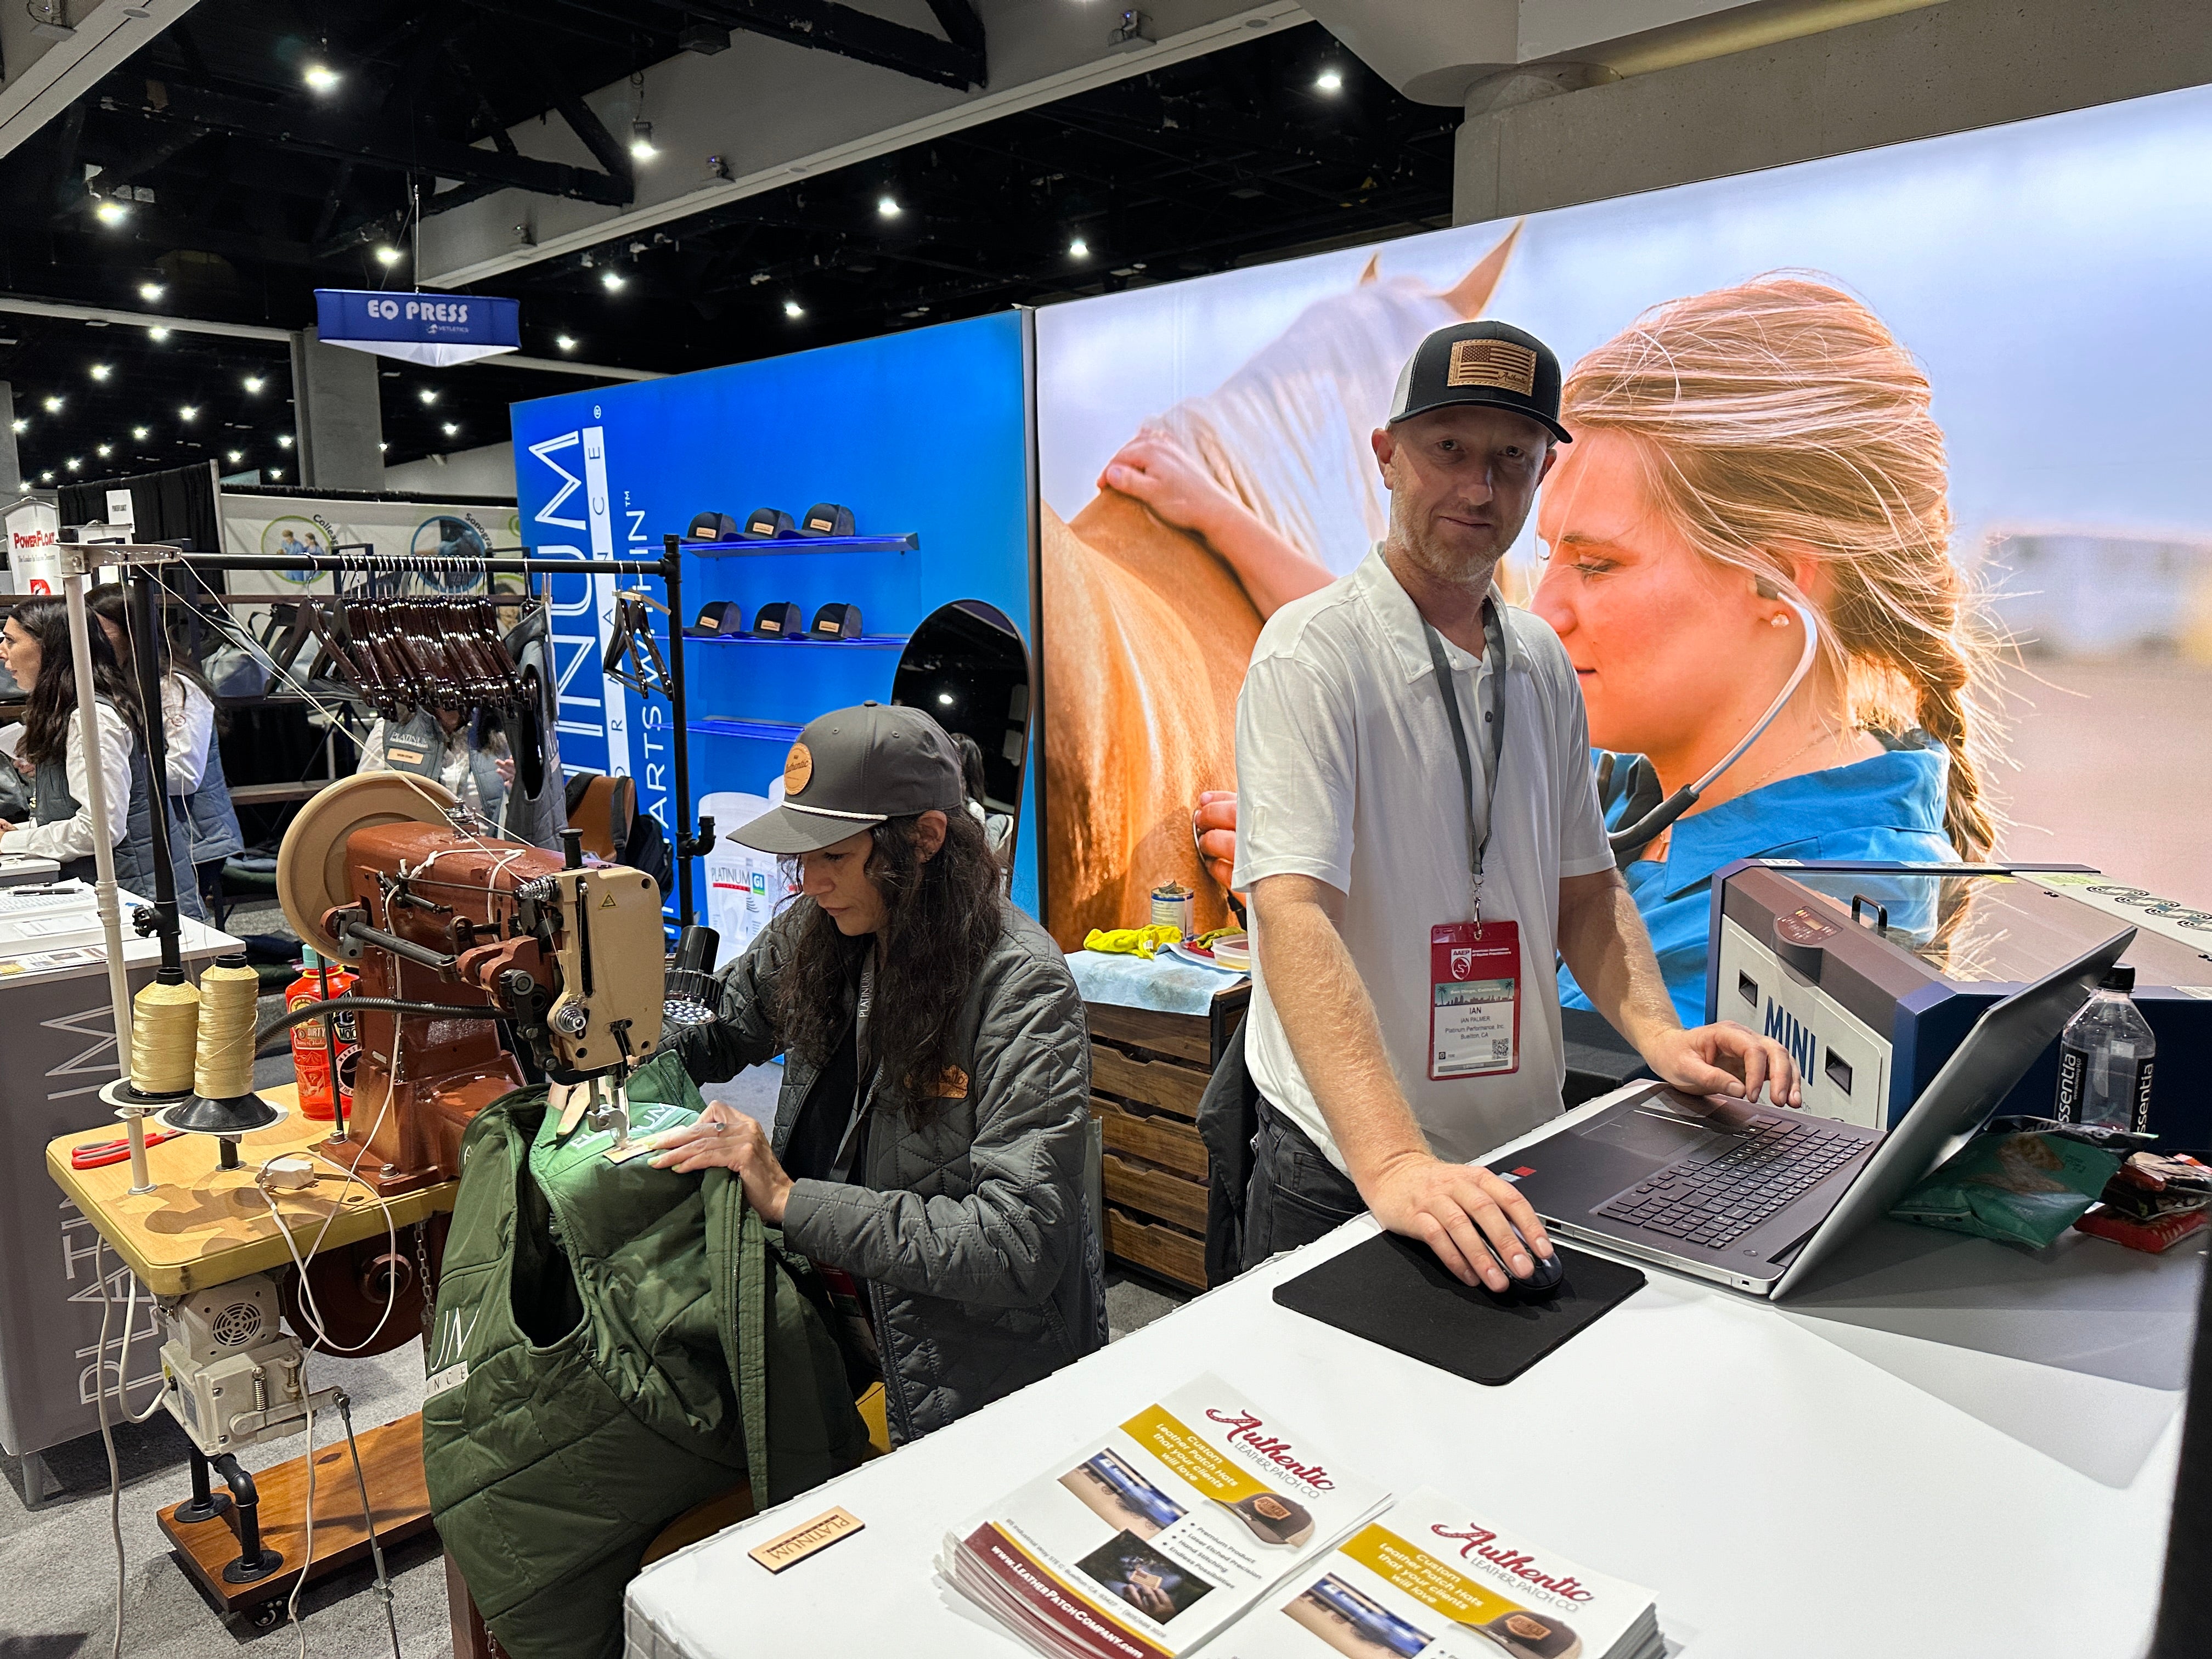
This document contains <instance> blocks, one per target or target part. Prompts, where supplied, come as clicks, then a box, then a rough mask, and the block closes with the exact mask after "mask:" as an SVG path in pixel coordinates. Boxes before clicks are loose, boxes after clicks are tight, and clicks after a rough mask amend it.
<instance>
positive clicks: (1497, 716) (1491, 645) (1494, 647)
mask: <svg viewBox="0 0 2212 1659" xmlns="http://www.w3.org/2000/svg"><path fill="white" fill-rule="evenodd" d="M1421 632H1422V634H1423V635H1425V637H1426V638H1427V640H1428V642H1429V661H1430V662H1431V663H1432V664H1433V665H1435V667H1436V681H1437V695H1438V696H1441V697H1442V698H1443V700H1444V716H1445V718H1446V719H1448V720H1450V722H1451V735H1452V751H1453V753H1455V754H1456V755H1457V756H1458V757H1459V781H1460V787H1461V791H1462V799H1463V800H1464V801H1465V803H1466V806H1467V873H1468V884H1469V887H1470V890H1471V891H1472V894H1473V898H1474V926H1475V931H1476V932H1477V933H1480V931H1481V929H1482V857H1483V854H1485V853H1486V852H1487V851H1488V850H1489V848H1490V828H1491V819H1492V816H1493V814H1494V809H1495V808H1496V806H1497V805H1498V772H1499V770H1500V769H1501V763H1502V762H1503V760H1504V754H1505V627H1504V623H1503V622H1502V621H1501V620H1500V619H1499V617H1498V604H1497V601H1496V600H1495V599H1492V597H1491V596H1490V595H1488V594H1485V595H1484V596H1483V599H1482V647H1483V650H1482V660H1483V665H1484V666H1485V667H1486V669H1487V670H1488V671H1489V676H1490V707H1489V708H1487V709H1486V710H1485V711H1484V713H1483V716H1482V721H1483V726H1484V728H1485V730H1486V732H1487V734H1488V739H1489V740H1488V742H1487V743H1486V744H1485V745H1484V747H1485V748H1486V750H1488V751H1489V752H1488V754H1487V756H1486V759H1487V760H1488V762H1489V768H1488V770H1487V772H1486V775H1485V777H1484V783H1485V786H1486V793H1485V797H1484V799H1483V804H1482V819H1481V822H1480V824H1479V825H1478V824H1477V823H1476V821H1475V816H1474V756H1473V755H1471V754H1470V753H1468V746H1467V726H1466V725H1465V723H1464V722H1462V720H1461V719H1460V713H1459V696H1458V693H1457V692H1456V691H1455V690H1453V687H1452V673H1451V664H1450V663H1449V662H1448V661H1446V660H1445V658H1444V646H1443V640H1441V639H1440V638H1438V637H1437V630H1436V629H1435V628H1434V626H1432V625H1431V623H1430V621H1429V619H1428V618H1427V617H1422V618H1421ZM1479 701H1480V700H1479V699H1478V702H1479Z"/></svg>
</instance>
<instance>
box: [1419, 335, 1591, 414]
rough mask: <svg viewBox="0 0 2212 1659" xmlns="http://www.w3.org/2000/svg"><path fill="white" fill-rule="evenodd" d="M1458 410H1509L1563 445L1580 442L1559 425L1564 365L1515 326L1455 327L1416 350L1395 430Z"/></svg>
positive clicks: (1536, 340) (1424, 341)
mask: <svg viewBox="0 0 2212 1659" xmlns="http://www.w3.org/2000/svg"><path fill="white" fill-rule="evenodd" d="M1452 404H1478V405H1480V406H1481V407H1484V408H1487V409H1509V410H1512V411H1513V412H1514V413H1515V414H1516V415H1526V416H1528V418H1529V419H1530V420H1532V421H1534V422H1538V423H1539V424H1541V426H1543V427H1544V428H1547V430H1548V431H1549V432H1550V433H1551V435H1553V437H1554V438H1557V439H1558V440H1559V441H1560V442H1561V443H1563V444H1571V443H1572V442H1573V441H1575V439H1574V434H1572V433H1571V432H1569V431H1568V430H1567V429H1566V428H1565V427H1563V426H1561V425H1560V424H1559V359H1558V358H1557V357H1555V356H1553V355H1552V349H1551V347H1549V346H1547V345H1546V344H1545V343H1543V342H1542V341H1541V340H1540V339H1538V338H1537V337H1535V336H1534V335H1533V334H1531V333H1529V332H1528V331H1527V330H1526V329H1519V328H1516V327H1514V326H1513V325H1512V324H1510V323H1498V322H1476V323H1453V324H1451V325H1449V327H1445V328H1440V329H1438V330H1437V331H1436V332H1435V333H1433V334H1431V335H1430V336H1429V337H1428V338H1426V339H1425V340H1423V341H1422V342H1421V343H1420V344H1419V345H1418V346H1415V347H1414V348H1413V356H1411V357H1408V358H1407V360H1406V367H1405V368H1403V369H1401V370H1400V371H1399V374H1398V389H1397V392H1395V394H1394V395H1393V396H1392V398H1391V399H1390V416H1389V421H1390V423H1391V424H1395V423H1396V422H1400V421H1403V420H1407V419H1408V418H1410V417H1411V416H1415V415H1425V414H1427V413H1428V412H1429V411H1430V410H1432V409H1446V408H1449V407H1450V406H1451V405H1452Z"/></svg>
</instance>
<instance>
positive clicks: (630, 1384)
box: [422, 1054, 866, 1659]
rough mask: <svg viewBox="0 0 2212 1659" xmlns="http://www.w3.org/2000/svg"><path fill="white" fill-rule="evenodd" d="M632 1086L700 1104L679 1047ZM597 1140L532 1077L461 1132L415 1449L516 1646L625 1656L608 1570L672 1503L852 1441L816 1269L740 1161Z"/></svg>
mask: <svg viewBox="0 0 2212 1659" xmlns="http://www.w3.org/2000/svg"><path fill="white" fill-rule="evenodd" d="M629 1095H630V1099H631V1102H632V1103H633V1108H634V1109H636V1108H638V1107H640V1106H641V1105H642V1104H644V1103H655V1102H658V1103H667V1104H670V1105H673V1106H677V1107H679V1108H681V1109H682V1110H683V1111H684V1112H686V1113H689V1114H691V1115H696V1113H697V1111H698V1109H699V1108H700V1106H701V1104H702V1102H701V1099H700V1097H699V1093H698V1091H697V1090H696V1088H694V1087H693V1086H692V1085H691V1083H690V1079H689V1078H687V1077H686V1076H685V1075H684V1070H683V1067H682V1066H681V1064H680V1063H678V1060H677V1059H676V1057H675V1056H674V1055H673V1054H665V1055H663V1056H661V1057H660V1058H659V1059H657V1060H653V1062H652V1063H651V1064H649V1065H647V1066H644V1067H642V1068H641V1069H640V1070H639V1071H638V1072H637V1073H636V1074H635V1076H634V1077H633V1078H632V1079H631V1081H630V1087H629ZM679 1121H680V1120H679ZM611 1144H612V1134H611V1131H599V1132H594V1131H592V1130H590V1129H589V1128H588V1127H585V1126H582V1125H580V1126H579V1127H577V1128H576V1129H575V1130H574V1131H573V1132H571V1133H569V1134H568V1135H567V1136H566V1137H563V1136H562V1135H561V1134H560V1133H559V1123H558V1116H557V1115H556V1114H555V1113H552V1112H550V1111H549V1110H548V1109H547V1105H546V1091H544V1089H543V1088H537V1089H526V1090H521V1091H517V1092H516V1093H513V1094H511V1095H508V1096H507V1097H504V1098H503V1099H501V1100H499V1101H497V1102H495V1103H493V1104H492V1105H491V1106H489V1107H488V1108H486V1109H485V1110H484V1111H483V1113H481V1114H480V1115H478V1116H477V1120H476V1121H475V1122H474V1123H472V1124H471V1125H470V1127H469V1130H468V1133H467V1136H466V1137H465V1139H464V1141H463V1144H462V1161H461V1170H462V1173H461V1185H460V1193H459V1198H458V1200H457V1202H456V1204H455V1206H454V1210H453V1231H452V1232H451V1234H450V1235H449V1237H448V1239H447V1246H446V1255H445V1261H444V1266H443V1267H442V1269H441V1276H440V1280H439V1284H438V1288H437V1309H436V1315H435V1325H434V1327H433V1329H432V1331H431V1334H430V1337H429V1340H428V1344H427V1346H428V1352H429V1362H428V1368H429V1371H430V1381H429V1394H428V1398H427V1399H426V1400H425V1401H424V1403H423V1407H422V1462H423V1469H424V1473H425V1474H426V1476H427V1477H428V1486H429V1493H430V1509H431V1514H432V1516H434V1517H435V1521H436V1522H437V1527H438V1531H439V1534H440V1536H441V1538H442V1539H443V1540H444V1541H445V1545H446V1549H447V1553H448V1554H449V1555H450V1556H451V1557H452V1558H453V1562H454V1564H455V1565H457V1566H458V1567H459V1569H460V1572H461V1576H462V1577H463V1578H464V1579H465V1580H466V1581H467V1583H468V1586H469V1591H470V1594H471V1596H472V1597H473V1598H474V1600H475V1601H476V1604H477V1608H478V1609H479V1611H481V1612H482V1613H483V1618H484V1622H485V1624H486V1625H487V1626H489V1628H490V1630H491V1632H492V1634H493V1635H494V1636H495V1637H497V1638H498V1639H499V1642H500V1644H501V1647H502V1648H504V1649H506V1650H507V1651H508V1652H510V1653H512V1654H513V1655H514V1656H515V1659H618V1656H620V1654H621V1653H622V1651H623V1630H622V1597H623V1586H624V1585H625V1584H627V1583H629V1580H630V1578H631V1577H634V1576H635V1573H636V1571H637V1569H638V1564H639V1560H640V1559H641V1556H642V1555H643V1553H644V1551H645V1548H646V1546H647V1544H648V1543H650V1542H651V1541H652V1540H653V1537H654V1535H655V1534H658V1533H659V1531H660V1529H661V1528H663V1527H665V1525H667V1523H668V1522H671V1521H672V1520H673V1519H675V1518H676V1517H677V1516H679V1515H681V1514H682V1513H683V1512H684V1510H688V1509H690V1508H691V1507H692V1506H693V1505H695V1504H700V1503H702V1502H704V1501H705V1500H707V1499H708V1498H712V1497H714V1496H717V1495H719V1494H720V1493H722V1492H726V1491H728V1490H729V1489H730V1488H731V1487H732V1486H736V1485H737V1484H738V1482H739V1481H741V1480H746V1479H748V1478H750V1481H751V1485H752V1488H753V1501H754V1503H755V1504H756V1505H757V1507H759V1508H763V1509H765V1508H767V1507H768V1505H769V1504H771V1503H780V1502H781V1501H782V1500H783V1499H785V1498H790V1497H793V1496H794V1495H796V1494H797V1493H799V1492H803V1491H805V1489H806V1488H808V1487H810V1486H814V1485H817V1483H819V1482H820V1481H822V1480H826V1479H828V1478H829V1476H830V1475H832V1474H836V1473H839V1472H840V1471H842V1470H843V1469H846V1468H851V1467H853V1466H854V1464H855V1463H857V1462H859V1460H860V1457H861V1456H862V1455H864V1454H865V1451H866V1429H865V1427H864V1426H863V1425H862V1423H861V1420H860V1414H859V1413H858V1412H857V1411H856V1410H855V1409H854V1405H853V1395H852V1390H851V1389H850V1388H849V1387H848V1382H847V1375H846V1370H845V1365H844V1361H843V1358H842V1355H841V1353H840V1351H839V1349H838V1347H837V1345H836V1339H835V1338H834V1337H833V1335H832V1334H831V1331H830V1328H829V1324H828V1323H827V1322H826V1321H825V1319H824V1317H823V1312H822V1310H823V1306H824V1305H826V1304H825V1293H824V1292H823V1288H822V1285H821V1282H820V1280H819V1279H818V1277H817V1275H816V1274H815V1273H814V1271H813V1269H812V1268H811V1267H810V1266H809V1265H808V1263H807V1262H806V1261H805V1260H804V1259H803V1258H800V1257H797V1256H795V1255H791V1254H789V1253H787V1251H786V1250H785V1249H784V1248H783V1245H782V1242H781V1235H780V1234H779V1233H778V1232H777V1231H775V1229H772V1228H769V1227H766V1226H764V1225H763V1223H762V1221H761V1218H760V1216H759V1214H758V1212H756V1211H755V1210H753V1208H752V1207H751V1206H750V1205H748V1204H747V1203H745V1201H744V1192H743V1189H742V1188H740V1187H739V1185H738V1179H737V1177H736V1176H733V1175H732V1174H730V1173H729V1172H728V1171H727V1170H705V1171H703V1172H702V1173H700V1174H697V1175H678V1174H676V1173H675V1172H674V1171H673V1170H656V1169H653V1168H652V1167H651V1164H650V1160H649V1159H647V1158H632V1159H630V1160H629V1161H628V1162H626V1163H623V1164H612V1163H610V1162H609V1161H608V1160H607V1158H605V1150H606V1148H607V1147H608V1146H611Z"/></svg>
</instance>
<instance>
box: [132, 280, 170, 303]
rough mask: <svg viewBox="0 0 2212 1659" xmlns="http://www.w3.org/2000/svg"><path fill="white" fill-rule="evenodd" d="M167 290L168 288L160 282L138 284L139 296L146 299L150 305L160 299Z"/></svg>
mask: <svg viewBox="0 0 2212 1659" xmlns="http://www.w3.org/2000/svg"><path fill="white" fill-rule="evenodd" d="M166 292H167V289H164V288H163V287H162V286H161V284H160V283H139V284H138V297H139V298H140V299H142V300H143V301H146V302H147V303H148V304H149V305H151V304H152V303H153V302H154V301H156V300H158V299H160V298H161V295H163V294H165V293H166Z"/></svg>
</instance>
